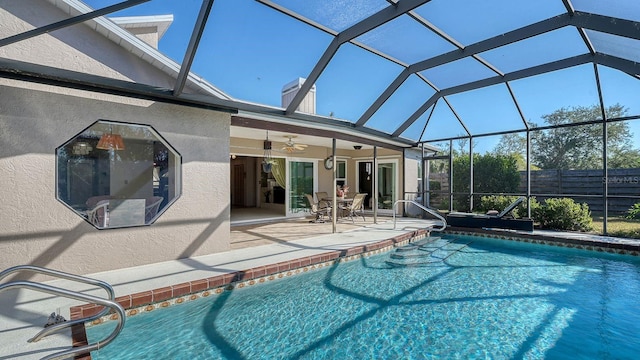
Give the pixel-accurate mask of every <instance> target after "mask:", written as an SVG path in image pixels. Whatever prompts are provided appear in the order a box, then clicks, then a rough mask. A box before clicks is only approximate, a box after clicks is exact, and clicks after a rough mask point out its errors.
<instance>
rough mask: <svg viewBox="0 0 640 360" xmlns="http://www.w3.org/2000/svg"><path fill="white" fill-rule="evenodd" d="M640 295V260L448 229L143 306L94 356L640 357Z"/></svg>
mask: <svg viewBox="0 0 640 360" xmlns="http://www.w3.org/2000/svg"><path fill="white" fill-rule="evenodd" d="M639 298H640V259H638V258H637V257H632V256H624V255H609V254H603V253H596V252H589V251H584V250H576V249H567V248H558V247H551V246H545V245H535V244H529V243H520V242H513V241H508V240H497V239H489V238H481V237H472V236H463V235H455V236H453V235H445V236H443V237H442V239H424V240H421V241H420V242H419V243H414V244H413V245H408V246H406V247H403V248H399V249H398V251H392V252H387V253H383V254H379V255H374V256H370V257H363V258H360V259H358V260H354V261H348V262H340V263H336V264H335V265H333V266H329V267H323V268H317V267H316V268H315V269H313V270H310V271H308V272H304V273H301V274H300V275H298V276H292V277H285V278H282V279H279V278H277V277H276V278H275V280H273V281H266V282H265V283H263V284H258V285H256V286H249V287H244V288H236V289H234V290H232V291H224V292H222V293H221V294H218V295H212V296H210V297H207V298H202V299H198V300H195V301H187V302H184V303H182V304H179V305H174V306H170V307H168V308H166V309H160V310H157V311H152V312H149V313H141V314H139V315H136V316H133V317H130V318H129V319H127V325H126V327H125V329H124V331H123V332H122V333H121V334H120V335H119V337H118V338H117V339H116V340H115V341H114V342H113V343H112V344H110V345H109V346H108V347H106V348H104V349H102V350H100V351H98V352H94V353H92V355H93V357H94V359H132V358H147V359H180V358H185V359H186V358H189V359H219V358H220V359H432V358H446V359H455V358H458V359H469V358H491V359H520V358H529V359H540V358H547V359H567V358H571V359H594V358H598V359H603V358H612V359H614V358H615V359H632V358H635V357H636V356H637V354H638V353H640V311H638V310H637V303H638V299H639ZM113 326H114V324H113V322H108V323H106V324H103V325H99V326H91V327H89V328H88V329H87V333H88V336H89V341H90V342H91V341H92V340H94V339H100V338H102V337H104V336H105V333H108V332H110V331H111V329H112V328H113Z"/></svg>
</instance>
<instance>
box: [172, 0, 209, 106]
mask: <svg viewBox="0 0 640 360" xmlns="http://www.w3.org/2000/svg"><path fill="white" fill-rule="evenodd" d="M213 1H214V0H204V1H203V2H202V7H200V12H199V13H198V18H197V19H196V23H195V25H194V26H193V33H192V34H191V38H190V39H189V45H188V46H187V50H186V51H185V54H184V59H183V60H182V64H181V65H180V72H179V73H178V78H177V79H176V85H175V86H174V87H173V94H174V95H176V96H178V95H180V94H181V93H182V90H184V86H185V84H186V83H187V78H188V77H189V72H190V71H191V65H192V64H193V59H194V58H195V56H196V51H197V50H198V44H200V39H201V38H202V33H204V27H205V26H206V25H207V19H208V18H209V13H211V7H212V6H213Z"/></svg>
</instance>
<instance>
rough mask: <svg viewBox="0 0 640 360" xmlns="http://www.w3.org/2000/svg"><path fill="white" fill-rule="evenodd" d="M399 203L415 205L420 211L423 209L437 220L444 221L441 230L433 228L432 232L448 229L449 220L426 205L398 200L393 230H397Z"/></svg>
mask: <svg viewBox="0 0 640 360" xmlns="http://www.w3.org/2000/svg"><path fill="white" fill-rule="evenodd" d="M398 203H409V204H413V205H415V206H417V207H419V208H420V209H422V210H423V211H425V212H428V213H429V214H431V215H433V216H435V217H436V218H438V220H440V221H442V227H441V228H432V229H431V230H432V231H444V230H446V229H447V220H446V219H445V218H444V217H443V216H442V215H440V214H439V213H438V212H437V211H435V210H433V209H430V208H428V207H426V206H424V205H421V204H418V203H417V202H415V201H413V200H396V202H394V203H393V228H394V229H395V228H396V207H397V206H396V205H398Z"/></svg>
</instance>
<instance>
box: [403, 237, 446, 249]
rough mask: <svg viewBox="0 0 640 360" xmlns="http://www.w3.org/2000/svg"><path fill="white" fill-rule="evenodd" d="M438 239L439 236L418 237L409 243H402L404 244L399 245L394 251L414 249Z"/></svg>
mask: <svg viewBox="0 0 640 360" xmlns="http://www.w3.org/2000/svg"><path fill="white" fill-rule="evenodd" d="M440 239H441V238H440V237H439V236H427V237H425V238H424V239H420V240H418V241H414V242H412V243H410V244H407V245H404V246H401V247H399V248H397V249H396V252H404V251H412V250H416V249H418V248H420V246H423V245H427V244H430V243H432V242H434V241H438V240H440Z"/></svg>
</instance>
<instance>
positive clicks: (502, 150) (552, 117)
mask: <svg viewBox="0 0 640 360" xmlns="http://www.w3.org/2000/svg"><path fill="white" fill-rule="evenodd" d="M626 112H627V110H626V109H625V108H624V107H623V106H622V105H620V104H616V105H612V106H610V107H609V108H608V109H607V115H608V117H610V118H619V117H623V116H624V115H625V114H626ZM542 118H543V119H544V122H545V126H547V125H548V126H557V127H555V128H552V129H548V130H540V131H532V132H531V163H532V164H535V166H537V167H539V168H542V169H594V168H596V169H597V168H602V166H603V165H602V164H603V163H602V146H603V144H602V125H601V124H585V125H580V126H563V125H567V124H579V123H586V122H590V121H593V120H596V119H598V118H600V119H601V118H602V114H601V112H600V107H599V106H597V105H596V106H591V107H585V106H578V107H573V108H570V109H568V108H562V109H559V110H556V111H554V112H553V113H551V114H547V115H543V116H542ZM529 125H530V127H531V128H532V129H535V128H536V127H538V124H536V123H530V124H529ZM607 133H608V142H607V151H608V153H609V161H610V162H609V166H610V167H633V166H635V165H637V164H640V151H638V150H629V148H631V146H632V140H631V139H632V134H631V132H630V131H629V125H628V124H627V123H626V122H623V121H620V122H612V123H608V124H607ZM494 151H495V152H496V153H497V154H514V153H517V154H522V155H523V158H524V152H525V151H526V137H525V136H523V135H519V134H508V135H503V136H502V138H501V139H500V142H499V143H498V145H497V146H496V148H495V150H494Z"/></svg>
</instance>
